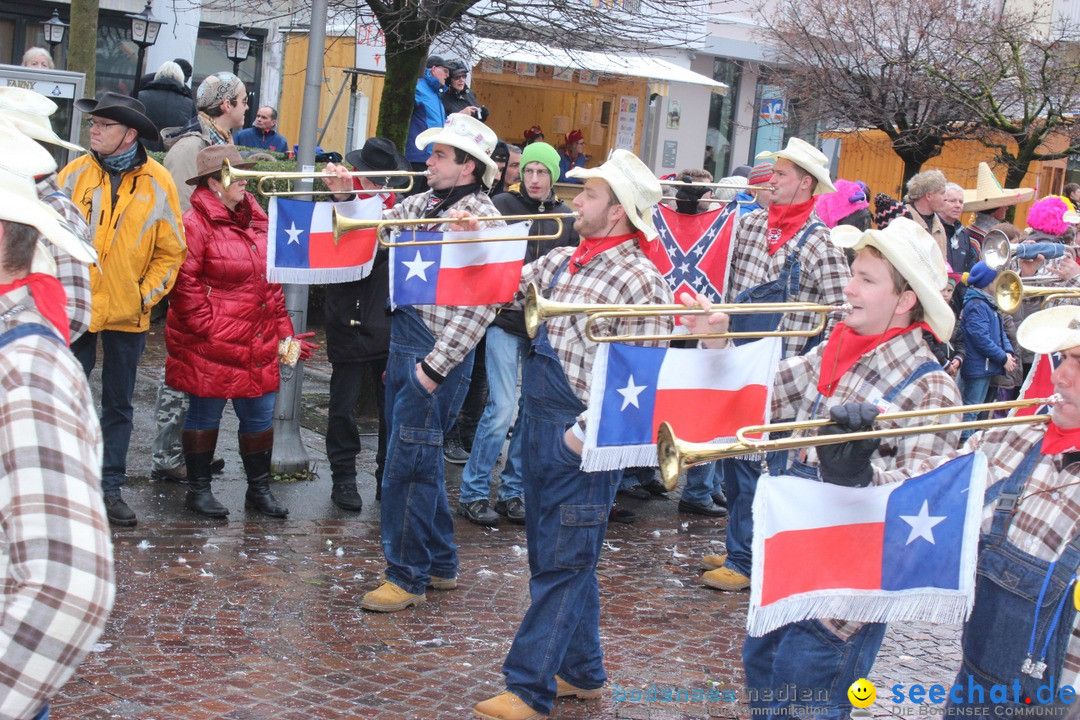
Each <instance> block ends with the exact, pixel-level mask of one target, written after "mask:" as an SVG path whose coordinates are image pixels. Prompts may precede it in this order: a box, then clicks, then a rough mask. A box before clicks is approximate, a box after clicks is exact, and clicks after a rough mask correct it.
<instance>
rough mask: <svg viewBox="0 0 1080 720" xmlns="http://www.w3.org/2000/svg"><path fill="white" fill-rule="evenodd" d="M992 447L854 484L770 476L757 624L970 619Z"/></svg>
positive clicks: (763, 506)
mask: <svg viewBox="0 0 1080 720" xmlns="http://www.w3.org/2000/svg"><path fill="white" fill-rule="evenodd" d="M985 486H986V456H985V455H983V454H982V453H979V452H976V453H970V454H967V455H961V456H960V457H958V458H956V459H955V460H951V461H949V462H947V463H945V464H944V465H941V466H939V467H937V468H935V469H934V470H931V471H930V472H928V473H926V474H924V475H919V476H917V477H913V478H909V479H907V480H905V481H903V482H897V483H890V484H887V485H873V486H870V487H864V488H850V487H843V486H840V485H832V484H829V483H823V482H818V481H816V480H807V479H805V478H796V477H790V476H777V477H770V476H762V477H761V479H760V480H759V481H758V485H757V492H756V493H755V494H754V507H753V513H754V546H753V557H754V561H753V569H752V571H751V573H750V577H751V581H750V610H749V614H748V616H747V629H748V630H749V632H750V634H751V635H753V636H760V635H764V634H766V633H768V632H771V631H773V630H775V629H777V628H779V627H782V626H784V625H787V624H788V623H793V622H798V621H800V620H808V619H811V618H836V619H839V620H849V621H853V622H893V621H897V620H900V621H914V620H918V621H929V622H933V623H961V622H963V621H964V619H965V618H967V616H968V614H969V613H970V612H971V607H972V604H973V603H974V601H975V562H976V554H977V551H978V544H979V524H980V521H981V518H982V508H983V490H984V488H985Z"/></svg>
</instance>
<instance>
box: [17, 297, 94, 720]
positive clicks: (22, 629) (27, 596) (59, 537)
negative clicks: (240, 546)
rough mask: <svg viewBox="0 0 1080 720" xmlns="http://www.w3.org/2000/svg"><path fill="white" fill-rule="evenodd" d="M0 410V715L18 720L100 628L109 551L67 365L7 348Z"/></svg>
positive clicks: (59, 355) (72, 371)
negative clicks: (0, 546) (1, 588)
mask: <svg viewBox="0 0 1080 720" xmlns="http://www.w3.org/2000/svg"><path fill="white" fill-rule="evenodd" d="M14 294H15V293H8V295H7V296H5V298H7V297H11V296H13V295H14ZM24 297H25V296H24ZM5 298H0V301H2V300H4V299H5ZM24 304H32V301H29V302H27V303H24ZM9 307H10V305H9ZM26 316H32V317H31V318H29V319H30V320H32V321H34V322H38V323H44V321H43V320H42V319H41V318H40V316H39V315H37V314H36V313H31V312H23V313H21V314H20V316H19V317H20V319H23V318H25V317H26ZM10 327H11V324H7V325H3V324H0V330H7V329H9V328H10ZM0 407H3V408H4V413H3V416H2V417H0V473H2V479H0V533H2V536H3V538H2V539H3V548H4V552H3V555H2V556H0V563H2V577H3V583H4V593H3V598H2V602H3V613H2V619H0V623H2V627H0V675H2V676H3V678H4V682H3V683H0V716H2V717H11V718H15V717H20V718H21V717H31V716H32V715H33V714H34V713H35V712H37V711H38V710H39V709H40V708H41V706H42V704H43V703H44V702H45V701H46V700H47V699H48V698H49V697H50V696H52V695H53V694H54V693H55V692H56V691H57V690H58V689H59V688H60V686H61V685H63V684H64V683H65V682H66V681H67V680H68V678H70V677H71V675H72V673H73V672H74V671H75V668H76V667H77V666H78V664H79V662H80V661H81V660H82V659H83V657H84V656H85V655H86V653H87V652H88V651H89V650H90V647H91V646H92V645H93V643H94V641H95V640H96V639H97V638H98V636H99V635H100V634H101V631H102V630H103V629H104V627H105V621H106V619H107V618H108V615H109V610H110V609H111V608H112V603H113V598H114V582H113V565H112V545H111V540H110V534H109V528H108V523H107V521H106V519H105V508H104V506H103V504H102V500H101V488H100V473H101V448H102V442H101V431H100V426H99V424H98V420H97V415H96V413H95V411H94V402H93V399H92V397H91V395H90V391H89V387H88V385H87V383H86V378H85V376H84V375H83V373H82V370H81V369H80V367H79V365H78V363H77V362H76V361H75V359H74V357H73V356H72V355H71V354H70V353H69V352H68V351H66V350H59V348H58V346H57V343H56V342H55V341H54V340H52V339H48V338H44V337H38V336H30V337H26V338H22V339H19V340H16V341H14V342H12V343H11V344H9V345H8V346H7V347H5V349H4V351H3V353H0Z"/></svg>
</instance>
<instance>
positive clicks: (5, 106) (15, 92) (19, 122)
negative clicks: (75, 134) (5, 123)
mask: <svg viewBox="0 0 1080 720" xmlns="http://www.w3.org/2000/svg"><path fill="white" fill-rule="evenodd" d="M54 112H56V103H54V102H53V101H52V100H50V99H49V98H47V97H45V96H44V95H41V94H39V93H36V92H34V91H33V90H27V89H25V88H17V87H0V115H2V116H3V117H5V118H6V119H7V120H10V121H11V123H12V124H13V125H15V127H17V128H19V130H20V131H21V132H23V133H25V134H26V135H29V136H30V137H32V138H34V139H35V140H40V141H42V142H47V143H50V144H52V145H59V146H60V147H63V148H67V149H68V150H74V151H75V152H86V150H84V149H83V148H81V147H79V146H78V145H76V144H75V143H70V142H68V141H67V140H64V139H63V138H61V137H60V136H59V135H57V134H56V133H55V132H54V131H53V129H52V124H51V123H50V122H49V116H50V115H52V114H53V113H54Z"/></svg>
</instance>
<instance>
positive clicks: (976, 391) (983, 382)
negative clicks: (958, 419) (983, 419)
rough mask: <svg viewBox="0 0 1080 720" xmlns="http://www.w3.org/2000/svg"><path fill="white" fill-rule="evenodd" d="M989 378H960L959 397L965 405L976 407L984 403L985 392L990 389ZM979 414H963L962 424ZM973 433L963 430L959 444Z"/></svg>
mask: <svg viewBox="0 0 1080 720" xmlns="http://www.w3.org/2000/svg"><path fill="white" fill-rule="evenodd" d="M990 379H991V378H990V376H989V375H984V376H983V377H973V378H966V377H961V378H960V396H961V398H963V401H964V404H965V405H976V404H979V403H984V402H986V391H987V390H989V389H990ZM978 415H979V413H973V412H970V413H964V418H963V420H964V422H971V421H972V420H976V419H978ZM974 432H975V431H974V430H964V431H963V432H961V433H960V442H964V441H965V440H967V439H968V438H969V437H970V436H971V435H972V434H973V433H974Z"/></svg>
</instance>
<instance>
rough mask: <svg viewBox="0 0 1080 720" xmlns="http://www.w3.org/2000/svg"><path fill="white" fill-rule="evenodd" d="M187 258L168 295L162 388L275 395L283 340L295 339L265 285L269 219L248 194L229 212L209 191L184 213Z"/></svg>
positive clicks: (199, 193) (279, 298)
mask: <svg viewBox="0 0 1080 720" xmlns="http://www.w3.org/2000/svg"><path fill="white" fill-rule="evenodd" d="M184 229H185V231H186V233H187V245H188V254H187V259H186V260H184V264H183V266H182V267H181V268H180V274H179V276H178V277H177V279H176V285H175V286H174V287H173V289H172V293H170V295H169V314H168V319H167V320H166V322H165V345H166V347H167V349H168V351H169V356H168V358H167V359H166V360H165V380H166V382H168V384H169V386H170V387H173V388H176V389H177V390H181V391H183V392H188V393H192V394H194V395H198V396H200V397H211V398H250V397H259V396H261V395H265V394H266V393H268V392H274V391H276V390H277V389H278V385H279V382H280V378H279V376H278V340H280V339H281V338H285V337H289V336H290V335H292V334H293V327H292V321H291V320H290V319H289V315H288V313H287V312H286V310H285V297H284V295H282V293H281V286H280V285H278V284H277V283H271V282H267V280H266V229H267V220H266V213H264V212H263V210H262V208H261V207H259V205H258V203H256V202H255V199H254V198H253V197H252V196H251V194H250V193H249V194H246V195H245V196H244V200H243V201H242V202H241V203H239V204H238V205H237V206H236V211H232V212H230V211H229V209H228V208H226V207H225V206H224V205H223V204H222V203H221V201H220V200H219V199H218V198H217V197H215V196H214V194H213V193H212V192H211V191H210V190H209V189H208V188H206V187H199V188H196V189H195V192H194V193H192V195H191V209H190V210H188V211H187V212H186V213H184Z"/></svg>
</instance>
